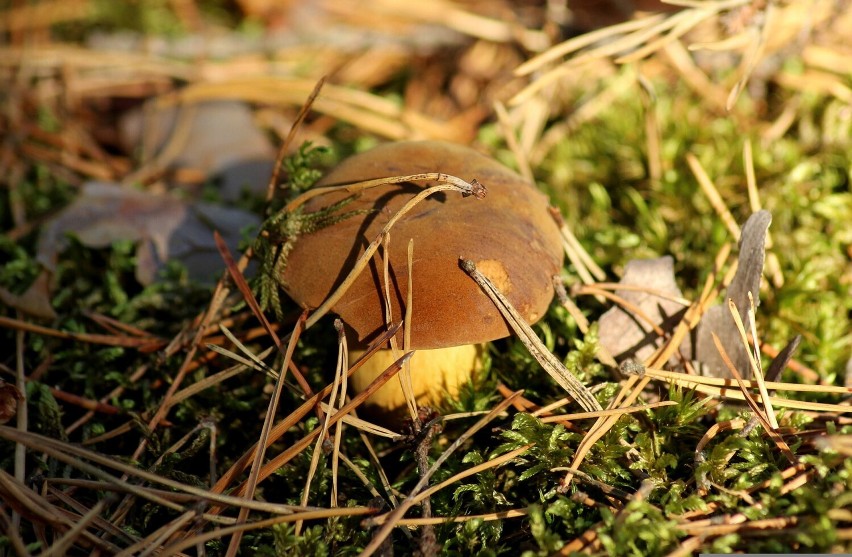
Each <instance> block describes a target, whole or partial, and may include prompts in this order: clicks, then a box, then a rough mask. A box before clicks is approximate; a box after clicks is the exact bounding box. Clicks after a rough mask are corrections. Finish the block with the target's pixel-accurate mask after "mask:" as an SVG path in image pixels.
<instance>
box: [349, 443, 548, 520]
mask: <svg viewBox="0 0 852 557" xmlns="http://www.w3.org/2000/svg"><path fill="white" fill-rule="evenodd" d="M532 446H533V444H532V443H530V444H529V445H525V446H523V447H519V448H517V449H515V450H513V451H510V452H508V453H506V454H503V455H500V456H499V457H497V458H493V459H489V460H487V461H486V462H483V463H481V464H477V465H475V466H471V467H470V468H467V469H466V470H463V471H461V472H459V473H458V474H455V475H453V476H452V477H450V478H447V479H446V480H444V481H443V482H441V483H438V484H435V485H433V486H432V487H430V488H429V489H424V490H423V491H421V492H420V493H419V494H418V495H417V496H416V497H414V498H413V503H412V504H414V505H416V504H418V503H420V502H421V501H423V500H424V499H426V498H427V497H431V496H432V495H434V494H435V493H437V492H439V491H441V490H442V489H444V488H445V487H447V486H448V485H452V484H454V483H456V482H458V481H461V480H463V479H465V478H469V477H470V476H473V475H474V474H478V473H480V472H482V471H483V470H488V469H490V468H496V467H498V466H500V465H501V464H504V463H506V462H509V461H510V460H512V459H514V458H515V457H517V456H520V455H522V454H523V453H525V452H527V451H528V450H529V449H530V447H532ZM389 515H390V513H386V514H382V515H379V516H376V517H373V518H368V519H365V520H364V523H365V524H367V525H370V526H372V525H379V524H384V523H385V522H387V520H388V517H389Z"/></svg>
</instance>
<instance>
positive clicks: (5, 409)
mask: <svg viewBox="0 0 852 557" xmlns="http://www.w3.org/2000/svg"><path fill="white" fill-rule="evenodd" d="M23 400H24V395H23V394H21V391H20V390H19V389H18V388H17V387H16V386H14V385H12V384H11V383H6V382H5V381H3V380H2V379H0V425H2V424H5V423H6V422H8V421H9V420H11V419H12V417H13V416H14V415H15V414H17V412H18V403H19V402H23Z"/></svg>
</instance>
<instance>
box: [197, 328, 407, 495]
mask: <svg viewBox="0 0 852 557" xmlns="http://www.w3.org/2000/svg"><path fill="white" fill-rule="evenodd" d="M400 326H401V324H399V323H397V324H395V325H394V326H392V327H390V328H389V329H388V330H387V331H385V332H384V333H382V335H380V336H379V338H377V339H376V341H375V342H374V343H373V344H371V345H370V346H369V347H368V348H367V351H366V352H365V353H364V355H363V356H362V357H361V359H360V360H359V361H358V362H355V364H354V365H353V366H352V367H351V368H350V369H349V373H350V374H351V373H353V372H354V371H355V370H356V369H358V367H359V366H360V364H361V362H364V361H365V360H366V359H367V358H369V357H370V356H372V355H373V354H374V353H375V352H376V350H378V349H379V347H380V346H382V345H384V343H385V342H387V341H388V339H389V338H390V337H392V336H394V335H395V334H396V333H397V331H399V328H400ZM331 387H332V385H326V386H325V387H324V388H323V389H322V390H321V391H320V392H318V393H317V394H315V395H314V396H312V397H310V398H309V399H307V400H306V401H305V402H303V403H302V405H301V406H299V407H298V408H297V409H295V410H294V411H292V412H291V413H290V414H289V415H288V416H287V417H286V418H284V419H283V420H281V421H280V422H279V423H278V424H276V425H275V427H274V428H273V430H272V432H271V433H270V437H269V439H268V440H267V445H266V446H267V447H269V445H270V444H271V443H272V442H274V441H276V440H277V439H278V438H280V437H281V435H283V434H284V433H285V432H286V431H287V430H289V429H290V428H291V427H293V426H294V425H295V424H297V423H298V422H299V421H300V420H301V419H302V418H304V417H305V415H307V414H308V412H310V411H311V409H313V407H314V406H316V405H317V404H318V403H319V401H320V400H322V399H324V398H325V397H327V396H328V395H329V394H330V393H331ZM256 451H257V444H255V445H254V446H252V447H251V448H250V449H249V450H248V451H246V453H245V454H243V456H241V457H240V458H239V459H238V460H237V462H235V463H234V464H233V465H232V466H231V468H229V469H228V471H227V472H225V474H223V475H222V477H221V478H219V481H218V482H216V485H214V486H213V488H212V490H211V491H212V492H213V493H223V492H224V491H225V490H226V489H227V488H228V486H229V485H230V483H231V482H232V481H233V480H234V478H236V477H237V476H238V475H239V474H241V473H242V472H243V471H244V470H245V469H246V467H247V466H248V465H249V462H251V461H252V459H253V458H254V456H255V453H256Z"/></svg>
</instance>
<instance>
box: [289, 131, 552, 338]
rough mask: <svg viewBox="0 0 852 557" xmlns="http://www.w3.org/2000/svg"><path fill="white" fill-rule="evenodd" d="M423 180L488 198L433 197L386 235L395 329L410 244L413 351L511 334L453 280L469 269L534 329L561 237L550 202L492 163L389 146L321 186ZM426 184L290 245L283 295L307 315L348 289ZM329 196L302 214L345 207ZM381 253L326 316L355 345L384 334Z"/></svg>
mask: <svg viewBox="0 0 852 557" xmlns="http://www.w3.org/2000/svg"><path fill="white" fill-rule="evenodd" d="M425 172H443V173H446V174H451V175H454V176H458V177H459V178H462V179H464V180H467V181H470V180H473V179H474V178H475V179H476V180H478V181H479V182H481V183H482V184H483V185H484V186H485V187H486V188H487V190H488V194H487V195H486V197H485V198H484V199H475V198H473V197H468V198H463V197H462V196H461V194H459V193H456V192H452V191H450V192H440V193H438V194H435V195H433V196H431V197H429V198H427V199H426V200H424V201H422V202H421V203H419V204H418V205H416V206H415V207H414V209H412V210H411V211H410V212H409V213H407V214H406V215H405V216H404V217H403V218H402V219H401V220H399V221H398V222H397V223H396V224H395V225H394V226H393V228H391V232H390V248H389V252H390V277H391V287H390V294H391V296H390V297H391V305H392V312H393V314H392V315H393V319H394V320H397V321H398V320H400V319H402V317H403V316H404V314H405V313H404V308H405V300H406V294H407V288H408V267H407V265H408V264H407V260H408V256H407V250H408V242H409V238H413V239H414V258H413V266H412V269H413V272H412V274H413V295H412V298H413V306H414V307H413V314H412V324H411V347H412V348H414V349H430V348H443V347H447V346H457V345H460V344H474V343H480V342H487V341H490V340H494V339H497V338H501V337H504V336H507V335H509V333H510V330H509V328H508V326H507V324H506V322H505V321H504V319H503V317H502V316H501V314H500V312H499V311H498V310H497V308H496V307H495V306H494V304H493V303H492V302H491V301H490V300H489V299H488V298H487V297H486V296H485V294H484V293H482V292H481V291H480V288H479V286H477V284H476V283H475V282H474V281H473V280H472V279H471V278H470V277H469V276H468V275H467V274H466V273H465V272H464V271H463V270H462V269H460V268H459V257H460V256H461V257H464V258H466V259H471V260H473V261H474V262H475V263H476V265H477V268H478V269H479V270H480V271H482V272H483V273H484V274H485V275H487V276H488V277H489V278H490V279H491V280H492V281H494V283H495V284H496V285H497V286H498V287H499V288H500V290H501V291H502V292H503V293H504V294H505V295H506V296H507V297H508V299H509V300H510V301H511V302H512V304H513V305H514V306H515V307H516V308H517V309H518V311H519V312H520V313H521V315H523V316H524V318H525V319H526V320H527V321H528V322H529V323H534V322H536V321H537V320H538V319H540V318H541V317H542V315H543V314H544V313H545V311H546V310H547V307H548V305H549V304H550V301H551V299H552V298H553V286H552V277H553V275H555V274H557V273H558V272H559V270H560V269H561V266H562V244H561V239H560V233H559V229H558V227H557V226H556V223H555V222H554V221H553V219H552V218H551V216H550V214H549V212H548V201H547V197H546V196H545V195H544V194H542V193H541V192H540V191H538V190H537V189H535V187H534V186H533V185H531V184H530V183H528V182H526V181H525V180H524V179H523V178H522V177H520V176H519V175H517V174H516V173H514V172H512V171H511V170H509V169H508V168H506V167H504V166H503V165H501V164H499V163H498V162H496V161H494V160H492V159H490V158H488V157H486V156H484V155H481V154H480V153H478V152H477V151H474V150H473V149H470V148H467V147H462V146H459V145H454V144H451V143H444V142H437V141H422V142H400V143H390V144H386V145H383V146H380V147H377V148H375V149H373V150H371V151H368V152H366V153H363V154H360V155H356V156H353V157H351V158H349V159H347V160H345V161H343V162H342V163H341V164H340V165H339V166H337V167H336V168H334V169H333V170H332V171H331V172H330V173H329V174H328V175H327V176H325V178H323V179H322V180H321V181H320V182H319V184H318V186H330V185H338V184H349V183H353V182H359V181H364V180H371V179H375V178H387V177H392V176H402V175H408V174H416V173H425ZM428 185H429V184H428V183H426V182H418V183H416V184H413V183H409V184H404V185H388V186H380V187H377V188H373V189H369V190H366V191H364V192H363V193H361V194H360V197H358V198H357V199H355V200H354V201H352V202H351V203H349V204H348V205H346V206H345V207H343V208H342V209H341V212H347V211H352V210H358V209H369V210H370V212H368V213H365V214H359V215H356V216H354V217H349V218H347V219H344V220H343V221H341V222H339V223H337V224H334V225H331V226H328V227H326V228H322V229H320V230H318V231H316V232H314V233H311V234H305V235H303V236H301V237H299V238H298V240H297V241H296V242H295V245H294V247H293V250H292V251H291V252H290V255H289V258H288V260H287V265H286V269H285V272H284V277H283V279H284V283H285V285H286V286H285V290H286V291H287V293H288V294H289V295H290V297H291V298H293V299H294V300H295V301H296V302H298V303H299V304H300V305H301V306H303V307H308V308H316V307H318V306H319V305H320V304H321V303H322V302H323V301H324V300H325V299H326V298H327V297H328V296H329V295H330V294H331V293H332V292H333V291H334V289H335V288H336V287H337V286H338V285H339V284H340V283H341V282H342V281H343V280H344V279H345V278H346V276H347V275H348V274H349V272H350V270H351V269H352V267H353V265H354V263H355V261H356V260H357V258H358V257H359V256H360V255H361V254H362V253H363V252H364V250H365V248H366V246H367V245H368V244H369V243H370V242H372V241H373V240H374V239H375V238H376V236H377V235H378V233H379V232H380V231H381V229H382V227H383V226H384V225H385V224H386V223H387V222H388V220H389V219H390V217H391V216H392V215H394V214H395V213H396V212H397V211H398V210H399V209H400V208H401V207H402V206H403V205H404V204H405V202H406V201H408V200H409V199H411V198H412V197H413V196H414V195H416V194H417V193H418V192H420V191H422V190H423V189H424V188H425V187H427V186H428ZM347 195H348V194H346V193H345V192H333V193H330V194H326V195H321V196H318V197H315V198H313V199H311V200H310V201H308V203H306V204H305V207H304V210H305V212H312V211H316V210H318V209H321V208H323V207H326V206H328V205H330V204H332V203H334V202H336V201H339V200H341V199H343V198H344V197H346V196H347ZM381 253H382V252H381V250H380V251H379V252H378V253H377V254H376V255H374V256H373V259H372V260H371V262H370V264H369V265H368V266H367V268H365V269H364V271H362V273H361V275H360V276H359V278H358V280H357V281H356V282H355V283H354V284H353V285H352V286H351V287H350V288H349V290H348V291H347V292H346V294H345V295H344V296H343V298H341V300H340V301H339V302H338V303H337V304H336V305H335V306H334V308H333V311H334V312H335V313H337V314H338V315H340V317H341V318H342V319H343V321H344V322H345V323H346V324H347V325H348V326H349V327H351V328H352V329H353V330H354V331H355V333H356V334H357V336H358V340H359V341H361V342H369V341H370V340H371V338H372V337H374V336H375V335H376V334H377V332H378V331H380V330H382V329H384V327H385V317H384V298H383V294H382V292H384V286H383V280H382V276H383V263H382V262H381V259H380V254H381Z"/></svg>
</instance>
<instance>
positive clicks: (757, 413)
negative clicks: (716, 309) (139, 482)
mask: <svg viewBox="0 0 852 557" xmlns="http://www.w3.org/2000/svg"><path fill="white" fill-rule="evenodd" d="M711 335H712V336H713V343H714V344H715V345H716V349H717V350H718V351H719V355H720V356H721V357H722V361H723V362H724V363H725V366H727V368H728V370H729V371H730V372H731V375H732V376H733V377H734V378H735V379H736V380H737V382H738V383H739V384H740V389H741V391H742V394H743V397H745V401H746V402H747V403H748V405H749V407H750V408H751V410H752V412H754V414H755V416H757V418H758V419H759V420H760V425H762V426H763V429H765V430H766V433H767V434H768V435H769V437H770V438H771V439H772V441H773V442H775V444H776V445H777V446H778V448H779V449H780V450H781V452H782V453H783V454H784V456H785V457H787V460H789V461H790V463H791V464H797V463H798V459H797V458H796V455H794V454H793V451H792V450H790V447H789V446H788V445H787V443H786V441H784V439H782V438H781V436H780V435H778V433H777V432H776V431H775V430H774V429H773V428H772V425H771V424H770V423H769V421H768V420H767V419H766V417H765V416H764V415H763V413H762V412H761V411H760V406H758V404H757V402H756V401H755V400H754V398H753V397H752V396H751V393H749V392H748V389H747V388H746V386H745V384H744V383H743V379H742V376H741V375H740V372H739V371H737V368H736V366H734V364H733V363H732V362H731V359H730V358H729V357H728V354H727V352H726V351H725V347H724V346H722V342H721V341H720V340H719V337H718V336H716V333H711Z"/></svg>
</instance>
